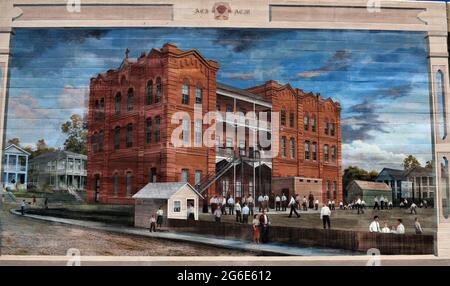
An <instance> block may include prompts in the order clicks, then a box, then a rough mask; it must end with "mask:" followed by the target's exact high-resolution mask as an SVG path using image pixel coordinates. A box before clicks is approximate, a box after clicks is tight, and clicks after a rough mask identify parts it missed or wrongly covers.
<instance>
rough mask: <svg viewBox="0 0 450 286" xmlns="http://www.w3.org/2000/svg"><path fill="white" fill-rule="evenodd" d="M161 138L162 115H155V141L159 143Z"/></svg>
mask: <svg viewBox="0 0 450 286" xmlns="http://www.w3.org/2000/svg"><path fill="white" fill-rule="evenodd" d="M160 138H161V117H159V115H158V116H156V117H155V142H156V143H158V142H159V141H160Z"/></svg>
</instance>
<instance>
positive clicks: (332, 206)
mask: <svg viewBox="0 0 450 286" xmlns="http://www.w3.org/2000/svg"><path fill="white" fill-rule="evenodd" d="M331 210H333V211H334V210H336V201H335V200H332V201H331Z"/></svg>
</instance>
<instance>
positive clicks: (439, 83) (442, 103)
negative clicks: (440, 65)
mask: <svg viewBox="0 0 450 286" xmlns="http://www.w3.org/2000/svg"><path fill="white" fill-rule="evenodd" d="M436 94H437V102H438V113H439V117H438V128H439V132H440V137H441V138H442V139H445V138H446V137H447V112H446V109H447V104H448V103H447V102H446V100H445V85H444V73H443V72H442V71H440V70H439V71H438V72H437V73H436Z"/></svg>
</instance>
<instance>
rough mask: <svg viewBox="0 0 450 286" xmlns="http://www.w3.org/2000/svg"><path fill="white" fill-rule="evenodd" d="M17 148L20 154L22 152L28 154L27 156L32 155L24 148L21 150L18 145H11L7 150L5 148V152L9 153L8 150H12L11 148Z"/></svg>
mask: <svg viewBox="0 0 450 286" xmlns="http://www.w3.org/2000/svg"><path fill="white" fill-rule="evenodd" d="M13 147H14V148H16V149H17V150H19V151H20V152H22V153H24V154H26V155H28V156H29V155H30V153H29V152H27V151H25V150H24V149H23V148H20V147H19V146H17V145H16V144H9V145H8V146H7V147H6V148H5V151H7V150H8V149H11V148H13Z"/></svg>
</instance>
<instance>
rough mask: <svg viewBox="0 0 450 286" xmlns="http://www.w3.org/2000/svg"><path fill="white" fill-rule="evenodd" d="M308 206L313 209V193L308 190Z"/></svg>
mask: <svg viewBox="0 0 450 286" xmlns="http://www.w3.org/2000/svg"><path fill="white" fill-rule="evenodd" d="M308 208H310V209H313V208H314V195H313V194H312V193H311V192H309V196H308Z"/></svg>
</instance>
